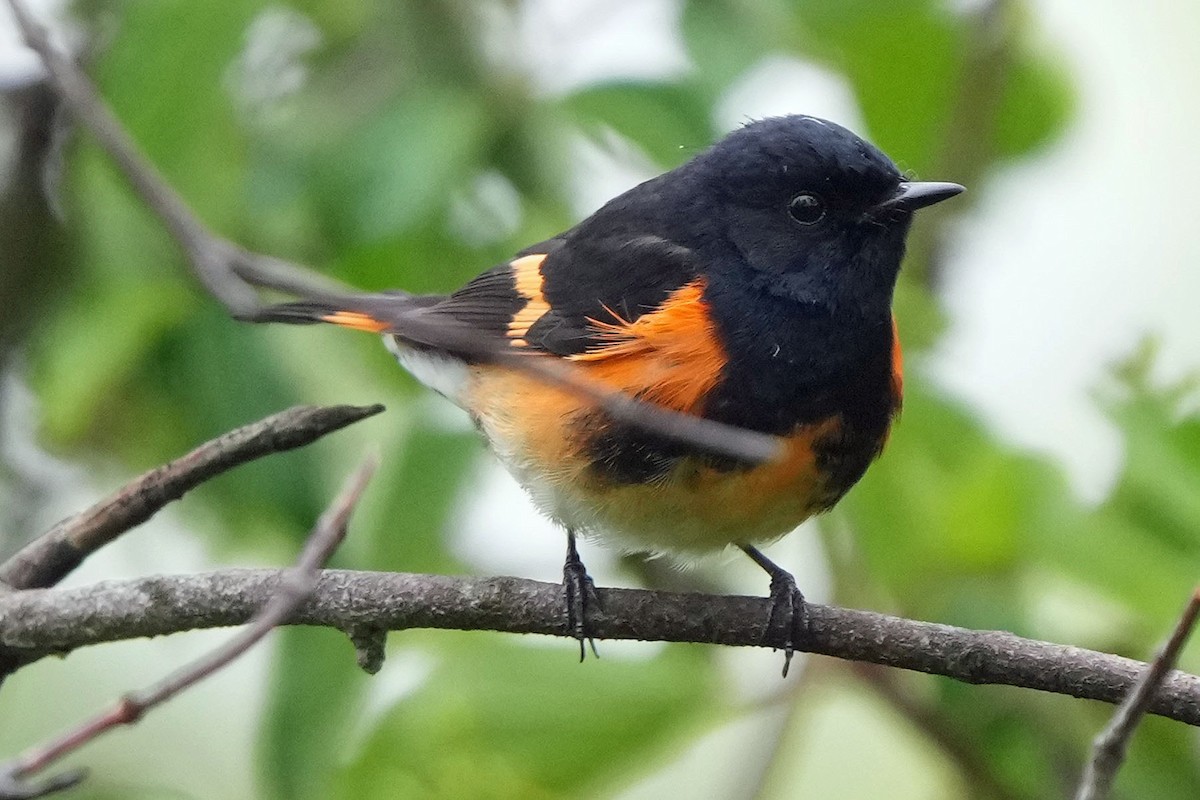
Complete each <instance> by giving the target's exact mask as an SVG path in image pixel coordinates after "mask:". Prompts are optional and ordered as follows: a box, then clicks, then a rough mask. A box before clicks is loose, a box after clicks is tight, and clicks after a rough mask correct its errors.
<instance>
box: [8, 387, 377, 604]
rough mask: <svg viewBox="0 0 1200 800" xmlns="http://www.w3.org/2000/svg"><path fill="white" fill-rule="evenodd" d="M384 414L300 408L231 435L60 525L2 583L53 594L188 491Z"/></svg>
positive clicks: (20, 555) (11, 565)
mask: <svg viewBox="0 0 1200 800" xmlns="http://www.w3.org/2000/svg"><path fill="white" fill-rule="evenodd" d="M380 411H383V406H381V405H374V406H327V407H322V406H296V407H294V408H289V409H288V410H286V411H281V412H279V413H278V414H273V415H272V416H269V417H267V418H266V419H262V420H259V421H258V422H255V423H252V424H250V425H246V426H244V427H242V428H238V429H237V430H234V431H230V432H229V433H226V434H224V435H223V436H220V437H218V438H216V439H213V440H212V441H210V442H207V443H206V444H203V445H201V446H200V447H198V448H196V449H195V450H193V451H192V452H190V453H188V454H187V455H185V456H183V457H182V458H178V459H176V460H174V461H172V462H170V463H169V464H164V465H163V466H161V467H158V468H156V469H153V470H151V471H149V472H147V473H145V474H144V475H142V476H140V477H138V478H137V479H135V480H133V481H131V482H130V483H128V484H126V485H125V486H124V487H122V488H121V489H120V490H118V491H117V492H116V493H115V494H113V495H111V496H109V497H107V498H105V499H104V500H101V501H100V502H99V503H96V504H95V505H94V506H92V507H91V508H89V509H87V510H86V511H83V512H82V513H80V514H76V515H75V516H73V517H68V518H67V519H65V520H63V521H62V522H60V523H58V524H57V525H55V526H54V527H53V528H51V529H50V530H49V531H47V532H46V533H44V534H42V535H41V536H39V537H38V538H36V539H34V540H33V541H32V542H30V543H29V544H27V545H26V546H25V547H23V548H22V549H21V550H20V551H18V552H17V553H16V554H15V555H13V556H12V558H10V559H9V560H8V561H6V562H4V563H3V564H0V582H3V583H5V584H7V585H8V586H9V587H11V588H13V589H40V588H44V587H47V586H53V585H54V584H56V583H58V582H59V581H60V580H62V579H63V578H64V577H66V575H67V574H68V573H70V572H71V570H73V569H75V567H77V566H79V564H81V563H82V562H83V560H84V559H85V558H87V557H88V556H89V555H91V554H92V553H94V552H95V551H96V550H98V549H100V548H101V547H103V546H104V545H106V544H108V543H109V542H111V541H112V540H113V539H115V538H117V537H118V536H120V535H121V534H122V533H124V532H125V531H127V530H130V529H131V528H134V527H136V526H138V525H141V524H142V523H143V522H145V521H146V520H148V519H150V517H152V516H154V514H156V513H157V512H158V511H159V509H161V508H162V507H163V506H165V505H167V503H170V502H171V501H172V500H178V499H179V498H180V497H182V496H183V494H184V493H185V492H187V491H188V490H189V489H194V488H195V487H197V486H199V485H200V484H201V483H204V482H205V481H207V480H209V479H210V478H213V477H216V476H217V475H219V474H221V473H222V472H225V471H226V470H229V469H232V468H234V467H236V466H238V465H240V464H245V463H246V462H247V461H252V460H254V459H256V458H261V457H263V456H266V455H270V454H271V453H279V452H282V451H285V450H292V449H295V448H297V447H303V446H305V445H307V444H310V443H312V442H314V441H316V440H317V439H319V438H321V437H322V436H324V435H325V434H327V433H332V432H333V431H336V430H340V429H341V428H344V427H346V426H347V425H350V424H351V423H354V422H358V421H359V420H361V419H364V418H366V417H369V416H372V415H374V414H378V413H379V412H380Z"/></svg>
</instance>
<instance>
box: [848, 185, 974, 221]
mask: <svg viewBox="0 0 1200 800" xmlns="http://www.w3.org/2000/svg"><path fill="white" fill-rule="evenodd" d="M965 191H966V187H964V186H959V185H958V184H957V183H938V182H936V181H901V183H900V187H899V188H898V189H897V190H896V193H895V194H894V195H892V196H891V197H889V198H888V199H887V200H884V201H883V202H882V203H880V204H879V205H877V206H875V207H874V208H872V209H871V212H872V213H873V214H879V213H884V212H888V211H902V212H905V213H912V212H913V211H916V210H917V209H919V208H925V207H926V206H931V205H933V204H934V203H940V202H942V201H943V200H949V199H950V198H951V197H954V196H955V195H956V194H962V193H963V192H965Z"/></svg>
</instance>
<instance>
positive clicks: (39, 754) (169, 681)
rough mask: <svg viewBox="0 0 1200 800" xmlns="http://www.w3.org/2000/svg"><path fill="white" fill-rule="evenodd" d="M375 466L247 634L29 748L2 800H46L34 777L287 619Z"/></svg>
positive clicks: (13, 768) (342, 500)
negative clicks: (32, 784)
mask: <svg viewBox="0 0 1200 800" xmlns="http://www.w3.org/2000/svg"><path fill="white" fill-rule="evenodd" d="M377 464H378V459H376V458H374V457H371V458H368V459H367V460H366V461H365V462H364V463H363V464H362V466H360V467H359V468H358V469H357V470H355V472H354V474H353V475H351V476H350V478H349V479H348V480H347V482H346V485H345V487H344V488H343V489H342V491H341V493H340V494H339V495H338V497H337V499H336V500H334V501H333V503H331V504H330V506H329V507H328V508H327V509H326V511H325V513H324V514H322V515H321V518H320V519H319V520H317V524H316V525H315V526H314V527H313V530H312V533H311V534H310V535H309V537H308V541H307V542H306V544H305V546H304V550H303V552H302V553H301V554H300V558H299V560H298V561H297V562H296V566H295V567H293V568H292V569H290V570H287V571H286V572H284V573H282V574H280V575H279V576H278V577H279V580H278V581H277V582H276V584H275V586H274V587H272V589H271V590H270V594H269V595H268V598H267V601H266V602H265V603H264V604H263V605H262V607H261V608H260V609H259V610H258V611H256V612H255V613H254V615H253V617H251V619H250V620H249V624H248V625H247V626H246V627H245V628H244V629H243V630H241V631H239V632H238V634H237V635H236V636H234V637H233V638H231V639H230V640H229V641H228V642H226V643H225V644H224V645H222V646H221V647H218V648H217V649H215V650H213V651H212V652H210V653H207V654H205V655H204V656H202V657H201V658H199V659H197V660H196V661H195V662H193V663H191V664H188V665H187V666H185V667H183V668H182V669H180V670H178V671H176V672H175V673H173V674H171V675H168V676H167V677H166V678H164V679H163V680H161V681H159V682H158V683H156V684H154V685H153V686H151V687H149V688H147V689H144V690H142V691H140V692H131V693H129V694H126V695H125V696H124V697H122V698H120V699H119V700H118V701H117V702H116V703H115V704H114V705H113V706H112V707H111V708H109V709H108V710H107V711H104V712H102V713H100V714H98V715H96V716H95V717H93V718H92V719H90V720H87V721H85V722H83V723H81V724H79V725H78V726H76V727H74V728H72V729H71V730H69V731H67V732H66V733H64V734H63V735H62V736H60V737H59V738H57V739H55V740H53V741H51V742H48V743H46V744H43V745H39V746H37V747H33V748H30V749H29V750H27V751H25V752H24V753H22V754H21V755H20V756H19V757H18V758H16V759H14V760H13V761H11V762H9V763H8V764H6V765H4V766H3V767H0V800H17V799H18V798H21V799H22V800H23V799H24V798H30V797H40V796H43V795H45V794H46V793H47V792H46V791H45V789H46V786H37V787H30V786H28V785H27V784H26V781H27V779H28V778H29V777H30V776H33V775H36V774H37V773H38V772H41V771H42V770H44V769H45V768H46V767H48V766H50V765H51V764H53V763H55V762H56V761H58V760H59V759H61V758H63V757H64V756H66V755H68V754H69V753H73V752H75V751H76V750H78V749H79V748H80V747H82V746H83V745H85V744H87V743H88V742H91V741H92V740H94V739H95V738H97V737H98V736H100V735H102V734H104V733H105V732H106V731H108V730H111V729H112V728H115V727H117V726H120V725H132V724H134V723H136V722H137V721H138V720H139V719H141V718H142V716H144V715H145V714H146V712H147V711H149V710H151V709H152V708H154V707H155V706H158V705H161V704H162V703H165V702H166V701H168V700H170V699H171V698H172V697H174V696H175V695H177V694H179V693H180V692H182V691H183V690H185V689H187V688H189V687H191V686H194V685H195V684H197V683H199V682H200V681H202V680H204V679H205V678H207V677H208V676H210V675H212V674H213V673H215V672H217V671H218V670H220V669H222V668H223V667H225V666H228V665H229V664H230V663H231V662H233V661H234V660H235V659H236V658H238V657H239V656H241V655H242V654H243V653H245V652H246V651H247V650H249V649H250V648H251V647H253V646H254V645H255V644H257V643H258V642H259V641H260V640H261V639H262V638H263V637H264V636H266V635H267V634H268V633H270V632H271V630H272V629H274V628H275V627H276V626H278V625H279V624H280V623H282V622H284V621H285V620H287V619H288V618H289V617H290V616H291V615H292V614H293V613H294V612H295V610H296V609H297V608H298V607H299V606H300V605H301V604H302V603H304V601H305V600H307V599H308V598H309V597H310V596H311V595H312V593H313V591H314V590H315V589H316V587H317V583H318V581H319V579H320V577H321V567H323V566H324V565H325V563H326V562H327V561H328V560H329V558H330V556H332V555H333V551H334V550H335V549H337V546H338V545H339V544H341V542H342V540H343V539H344V538H345V537H346V527H347V524H348V523H349V520H350V514H351V512H352V511H353V510H354V508H355V506H356V505H357V503H358V500H359V498H360V497H361V496H362V493H363V490H364V489H365V488H366V486H367V482H368V481H369V480H370V478H371V475H372V474H373V473H374V472H375V468H376V466H377ZM82 778H83V775H82V774H80V773H78V772H73V773H69V774H68V777H67V778H61V777H60V778H56V779H51V782H50V784H48V785H51V786H56V787H58V788H66V787H67V786H73V785H74V784H76V783H78V782H79V780H81V779H82Z"/></svg>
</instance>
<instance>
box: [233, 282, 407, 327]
mask: <svg viewBox="0 0 1200 800" xmlns="http://www.w3.org/2000/svg"><path fill="white" fill-rule="evenodd" d="M419 305H421V303H420V302H418V299H417V298H414V297H413V296H412V295H409V294H405V293H402V292H394V293H387V294H363V295H346V296H343V297H325V298H321V299H311V300H300V301H296V302H292V303H280V304H278V305H274V306H267V307H266V308H263V309H259V310H258V311H256V312H255V313H254V315H253V317H252V318H251V319H250V320H249V321H251V322H283V323H286V324H289V325H312V324H316V323H319V322H327V323H330V324H333V325H341V326H342V327H344V328H353V329H354V330H359V331H368V332H370V333H399V330H398V329H397V324H398V323H399V321H400V320H401V318H402V317H403V315H404V314H406V313H409V312H411V311H412V310H413V308H414V307H416V306H419Z"/></svg>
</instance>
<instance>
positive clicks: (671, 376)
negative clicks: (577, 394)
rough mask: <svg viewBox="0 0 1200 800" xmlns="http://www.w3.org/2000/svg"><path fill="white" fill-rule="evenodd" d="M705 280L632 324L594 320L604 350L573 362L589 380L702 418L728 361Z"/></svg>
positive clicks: (578, 356) (675, 294)
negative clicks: (707, 299) (711, 313)
mask: <svg viewBox="0 0 1200 800" xmlns="http://www.w3.org/2000/svg"><path fill="white" fill-rule="evenodd" d="M703 295H704V280H703V279H698V280H695V281H693V282H691V283H689V284H687V285H686V286H682V287H680V288H679V289H676V290H675V291H674V292H672V293H671V294H670V295H669V296H668V297H667V299H666V300H664V301H663V303H662V305H660V306H659V307H658V308H657V309H656V310H654V311H652V312H650V313H648V314H643V315H642V316H641V317H638V318H637V319H636V320H634V321H633V322H626V321H625V320H622V319H621V318H620V317H619V316H617V314H615V313H613V312H611V311H610V312H609V313H612V314H613V317H614V318H615V319H616V320H617V322H615V323H612V322H602V321H599V320H590V322H591V323H592V325H593V326H595V327H596V328H597V329H598V331H599V338H600V339H601V340H602V341H603V344H602V345H601V346H600V347H598V348H596V349H594V350H590V351H588V352H586V353H579V354H576V355H573V356H570V360H571V361H576V362H581V363H582V364H583V365H584V366H585V369H586V372H587V374H588V375H589V376H590V377H594V378H596V379H597V380H600V381H602V382H603V383H605V384H608V385H609V386H611V387H613V388H614V389H620V390H621V391H624V392H626V393H628V394H633V395H636V396H638V397H640V398H642V399H644V400H647V401H649V402H652V403H658V404H659V405H663V406H666V407H668V408H672V409H675V410H676V411H685V412H690V413H699V412H700V411H701V410H702V409H703V403H704V398H705V396H706V395H707V394H708V392H709V391H710V390H711V389H712V388H713V387H714V386H715V385H716V384H717V382H718V381H719V380H720V379H721V370H722V369H724V367H725V362H726V360H727V357H726V355H725V349H724V347H723V345H722V344H721V342H720V340H719V339H718V338H717V333H716V330H715V329H714V327H713V323H712V320H711V319H710V317H709V315H708V307H707V305H706V304H705V302H704V299H703Z"/></svg>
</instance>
